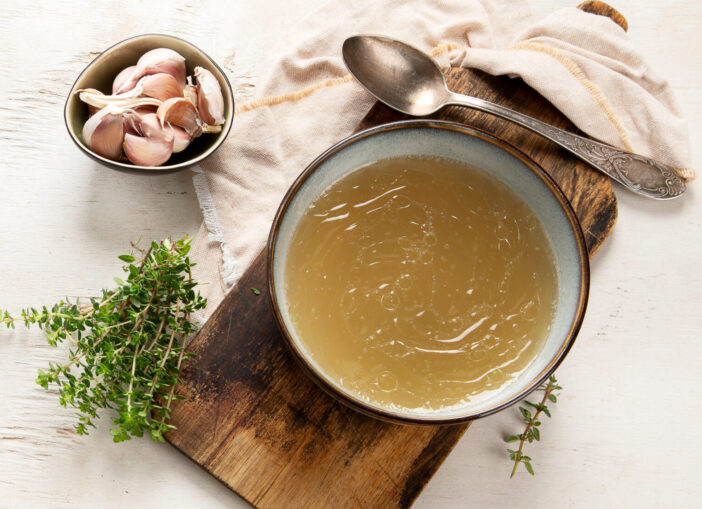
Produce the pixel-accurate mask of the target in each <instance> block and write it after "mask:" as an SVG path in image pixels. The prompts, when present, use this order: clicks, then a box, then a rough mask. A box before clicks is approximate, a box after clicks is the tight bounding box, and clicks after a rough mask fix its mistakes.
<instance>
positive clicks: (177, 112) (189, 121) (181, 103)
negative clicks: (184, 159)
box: [156, 97, 202, 138]
mask: <svg viewBox="0 0 702 509" xmlns="http://www.w3.org/2000/svg"><path fill="white" fill-rule="evenodd" d="M156 115H158V119H159V120H160V121H161V125H162V126H164V125H165V124H166V123H170V124H173V125H177V126H179V127H182V128H183V129H185V131H186V132H187V133H188V135H189V136H191V137H192V138H197V137H198V136H200V134H202V128H201V127H200V122H199V117H198V116H197V111H196V110H195V106H193V105H192V103H191V102H190V101H188V100H187V99H185V98H181V97H173V98H171V99H168V100H166V101H164V102H163V103H162V104H161V106H159V107H158V111H157V112H156Z"/></svg>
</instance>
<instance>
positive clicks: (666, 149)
mask: <svg viewBox="0 0 702 509" xmlns="http://www.w3.org/2000/svg"><path fill="white" fill-rule="evenodd" d="M358 33H380V34H383V35H388V36H391V37H395V38H398V39H401V40H404V41H406V42H409V43H410V44H413V45H415V46H417V47H419V48H421V49H424V50H426V51H428V52H429V51H432V52H433V54H434V55H435V56H436V57H437V59H438V60H439V62H440V63H441V64H443V65H449V64H450V65H452V66H464V67H474V68H478V69H482V70H483V71H486V72H488V73H490V74H495V75H497V74H508V75H511V76H521V77H522V78H523V79H524V80H525V81H526V82H527V83H528V84H529V85H531V86H532V87H533V88H534V89H536V90H537V91H539V92H540V93H541V94H542V95H543V96H544V97H546V98H547V99H548V100H549V101H551V102H552V103H553V104H554V105H555V106H556V107H558V108H559V109H560V110H561V111H562V112H563V113H565V114H566V115H567V116H568V117H569V118H570V119H571V120H572V121H573V123H575V125H577V126H578V127H579V128H580V129H582V130H583V131H585V132H586V133H587V134H589V135H591V136H593V137H595V138H598V139H600V140H603V141H605V142H608V143H611V144H613V145H616V146H618V147H621V148H624V149H628V150H631V151H635V152H638V153H640V154H644V155H647V156H652V157H654V158H656V159H659V160H660V161H662V162H664V163H667V164H669V165H672V166H673V167H676V168H678V169H679V172H680V174H681V175H682V176H683V177H686V178H692V177H693V176H694V173H693V172H692V170H690V169H688V168H689V157H690V156H689V137H688V133H687V127H686V122H685V120H684V118H683V117H682V115H681V113H680V111H679V108H678V106H677V104H676V102H675V100H674V98H673V96H672V93H671V90H670V87H669V86H668V85H667V84H666V82H665V81H664V80H663V79H661V78H659V77H658V76H656V75H655V73H653V71H652V70H651V69H650V68H649V67H648V65H647V64H646V62H645V61H644V59H643V58H642V56H641V55H640V54H639V53H638V52H637V51H636V50H635V48H633V47H632V45H631V43H630V42H629V39H628V36H627V34H626V32H624V31H623V30H622V29H621V28H620V27H619V26H618V25H616V24H615V23H613V22H612V21H611V20H610V19H608V18H606V17H602V16H597V15H593V14H587V13H585V12H582V11H580V10H578V9H576V8H574V7H572V8H564V9H562V10H559V11H558V12H555V13H554V14H552V15H551V16H549V17H547V18H545V19H543V20H541V21H538V22H535V21H534V20H533V19H532V17H531V14H530V11H529V8H528V5H527V3H526V0H402V1H399V0H398V1H391V0H355V1H353V2H338V1H332V2H330V3H328V4H326V5H325V6H323V7H322V8H321V9H319V10H318V11H316V12H314V13H312V14H311V15H310V16H308V17H307V19H306V20H305V22H304V23H302V24H301V26H299V27H298V29H297V32H295V33H291V34H290V35H288V36H287V37H286V39H285V44H286V48H289V49H288V50H287V52H286V53H285V54H283V55H282V56H275V57H274V58H273V59H272V61H271V62H270V63H269V65H268V75H267V78H265V79H264V80H262V83H260V86H259V87H258V97H259V98H260V99H258V100H255V101H253V102H252V103H248V104H238V105H237V111H236V114H235V118H234V128H233V131H232V133H231V135H230V136H229V139H228V140H227V142H226V143H225V144H224V145H223V146H222V147H221V148H220V150H219V151H218V152H217V153H216V154H215V155H213V156H212V157H211V158H210V159H209V160H207V161H206V162H205V163H204V164H203V165H202V170H200V171H203V170H204V174H203V173H199V174H198V175H196V177H195V185H196V189H197V191H198V197H199V199H200V203H201V205H202V208H203V212H204V214H205V223H204V224H203V227H202V228H201V230H200V233H199V234H198V237H197V238H196V242H195V246H194V252H193V257H194V259H195V261H196V262H197V263H198V266H197V268H196V271H195V277H196V279H197V280H199V281H201V282H206V283H209V284H208V285H207V286H205V287H203V293H204V294H205V295H206V296H207V297H208V299H209V305H208V308H207V310H206V312H205V313H204V314H203V316H202V317H201V318H203V319H204V318H207V316H209V314H210V313H211V312H212V311H213V310H214V309H215V307H216V305H217V304H218V303H219V302H220V301H221V299H222V298H223V296H224V294H225V292H226V290H227V289H228V288H229V287H231V285H232V284H233V283H234V282H235V281H236V280H237V279H238V277H239V276H240V275H241V274H242V273H243V272H244V271H245V270H246V268H247V267H248V266H249V265H250V264H251V262H252V261H253V260H254V258H255V257H256V255H258V253H259V252H260V251H261V249H262V248H263V247H264V245H265V242H266V238H267V235H268V231H269V228H270V224H271V222H272V219H273V216H274V214H275V211H276V209H277V207H278V204H279V203H280V200H281V199H282V197H283V195H284V193H285V191H286V190H287V188H288V187H289V185H290V184H291V183H292V181H293V180H294V179H295V177H297V175H298V174H299V173H300V172H301V171H302V170H303V169H304V168H305V166H306V165H307V164H308V163H309V162H310V161H311V160H312V159H313V158H314V157H315V156H316V155H318V154H319V153H320V152H322V151H323V150H324V149H325V148H327V147H328V146H330V145H331V144H333V143H334V142H336V141H339V140H340V139H342V138H344V137H346V136H348V135H349V134H350V133H351V132H352V131H353V129H354V128H355V127H356V125H357V124H358V123H359V121H360V120H361V118H362V117H363V116H364V115H365V113H366V112H367V111H368V109H369V108H370V107H371V105H372V104H373V102H374V101H373V99H372V98H371V97H370V96H369V94H368V93H367V92H365V91H364V90H363V89H362V88H361V87H360V86H359V85H358V84H357V83H355V82H354V81H353V80H352V79H351V78H350V77H349V76H348V74H347V71H346V68H345V67H344V64H343V62H342V59H341V44H342V42H343V40H344V39H345V38H346V37H349V36H351V35H354V34H358Z"/></svg>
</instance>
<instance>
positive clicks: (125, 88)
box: [64, 34, 234, 171]
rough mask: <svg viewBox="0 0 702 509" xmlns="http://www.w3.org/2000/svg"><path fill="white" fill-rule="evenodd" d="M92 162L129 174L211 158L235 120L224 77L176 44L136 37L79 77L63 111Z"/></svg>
mask: <svg viewBox="0 0 702 509" xmlns="http://www.w3.org/2000/svg"><path fill="white" fill-rule="evenodd" d="M64 119H65V121H66V127H67V128H68V133H69V134H70V136H71V138H72V139H73V141H74V142H75V144H76V145H77V146H78V148H80V149H81V150H82V151H83V152H85V153H86V154H87V155H88V156H89V157H91V158H92V159H94V160H96V161H98V162H99V163H102V164H104V165H106V166H109V167H111V168H116V169H128V170H160V171H163V170H177V169H182V168H186V167H188V166H192V165H194V164H197V163H199V162H200V161H202V160H204V159H205V158H206V157H208V156H209V155H211V154H212V153H213V152H214V151H215V150H217V148H218V147H219V146H220V145H221V144H222V142H224V139H225V138H226V137H227V135H228V134H229V131H230V130H231V127H232V122H233V120H234V94H233V93H232V87H231V84H230V83H229V80H228V79H227V77H226V75H225V74H224V71H222V69H220V68H219V66H218V65H217V64H216V63H215V62H214V61H213V60H212V59H211V58H210V57H209V56H207V54H205V53H204V52H203V51H202V50H200V49H199V48H197V47H195V46H193V45H192V44H190V43H189V42H186V41H184V40H182V39H179V38H177V37H172V36H170V35H161V34H147V35H139V36H136V37H132V38H130V39H126V40H124V41H122V42H119V43H117V44H115V45H114V46H112V47H111V48H108V49H107V50H105V51H103V52H102V53H101V54H100V55H99V56H98V57H97V58H95V60H93V61H92V62H91V63H90V64H89V65H88V66H87V67H86V68H85V70H84V71H83V72H82V73H81V74H80V76H78V79H77V80H76V82H75V83H74V84H73V87H72V88H71V91H70V93H69V94H68V98H67V99H66V106H65V109H64Z"/></svg>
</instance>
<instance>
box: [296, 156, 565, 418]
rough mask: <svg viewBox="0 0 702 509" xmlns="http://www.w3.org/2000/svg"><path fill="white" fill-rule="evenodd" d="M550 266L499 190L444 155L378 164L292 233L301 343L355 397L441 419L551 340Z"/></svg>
mask: <svg viewBox="0 0 702 509" xmlns="http://www.w3.org/2000/svg"><path fill="white" fill-rule="evenodd" d="M553 260H554V257H553V253H552V250H551V247H550V243H549V241H548V238H547V236H546V234H545V232H544V228H543V226H542V225H541V222H540V221H539V220H538V218H537V217H536V216H535V215H534V213H533V212H532V211H531V210H530V208H529V207H528V206H527V205H526V204H525V203H524V202H523V201H522V200H521V199H520V198H519V197H518V196H517V195H516V194H515V193H514V192H513V191H511V190H510V189H509V188H507V186H505V185H504V184H502V183H501V182H499V181H498V180H497V179H495V178H494V177H492V176H491V175H489V174H487V173H485V172H484V171H481V170H479V169H476V168H473V167H471V166H468V165H466V164H463V163H460V162H457V161H453V160H449V159H442V158H420V157H417V158H415V157H411V158H394V159H384V160H380V161H377V162H375V163H372V164H370V165H368V166H365V167H362V168H360V169H358V170H357V171H355V172H353V173H351V174H349V175H348V176H346V177H344V178H343V179H341V180H340V181H338V182H336V183H334V184H333V185H332V186H331V187H329V188H328V189H327V190H326V191H325V192H324V193H323V194H322V195H321V196H320V197H319V198H318V199H317V200H316V201H315V202H314V203H313V204H312V205H311V206H310V207H309V209H308V210H307V211H306V212H305V214H304V216H303V217H302V219H301V220H300V222H299V225H298V226H297V229H296V231H295V233H294V235H293V239H292V243H291V245H290V248H289V251H288V256H287V261H286V268H285V285H286V286H285V288H286V295H287V300H288V302H289V308H288V311H289V316H290V318H291V321H292V324H293V327H294V329H295V331H296V332H297V336H298V337H299V341H300V342H301V343H302V346H303V347H304V348H305V350H306V351H307V352H308V354H309V355H310V356H311V357H312V359H313V360H314V361H315V362H316V364H317V365H318V366H319V367H320V368H321V369H322V371H323V372H324V374H325V375H326V376H327V377H328V378H330V379H331V380H333V381H334V382H335V383H336V384H338V385H339V386H341V387H343V388H344V389H345V390H346V391H348V392H350V393H351V394H353V395H354V396H355V397H357V398H359V399H361V400H364V401H366V402H368V403H371V404H374V405H376V406H379V407H382V408H387V409H391V410H404V411H407V410H409V411H413V412H422V411H427V412H429V411H435V410H445V409H447V408H450V407H454V406H461V405H464V404H465V403H466V402H468V401H471V400H475V399H476V398H480V397H484V396H485V395H486V394H488V393H489V392H490V391H494V390H498V389H500V388H501V387H502V386H503V385H504V384H507V383H509V381H510V380H512V379H514V378H515V377H516V376H518V375H519V373H521V372H522V371H523V370H524V369H525V368H526V367H527V366H528V365H529V364H530V363H531V362H532V361H533V360H534V358H535V357H536V356H537V354H538V353H539V351H540V349H541V348H542V346H543V343H544V341H545V338H546V337H547V335H548V331H549V327H550V322H551V320H552V316H553V310H554V298H555V295H556V285H557V281H556V270H555V265H554V261H553Z"/></svg>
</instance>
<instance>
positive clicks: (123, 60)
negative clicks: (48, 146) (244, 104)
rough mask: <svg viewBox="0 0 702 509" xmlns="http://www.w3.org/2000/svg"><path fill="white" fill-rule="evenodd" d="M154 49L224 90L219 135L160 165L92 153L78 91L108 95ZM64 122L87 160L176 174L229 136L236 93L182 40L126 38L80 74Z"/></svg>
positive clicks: (203, 55)
mask: <svg viewBox="0 0 702 509" xmlns="http://www.w3.org/2000/svg"><path fill="white" fill-rule="evenodd" d="M155 48H170V49H172V50H175V51H177V52H178V53H180V54H181V55H183V56H184V57H185V64H186V72H187V74H188V75H191V74H192V73H193V69H194V68H195V66H200V67H204V68H205V69H208V70H209V71H211V72H212V73H213V74H214V75H215V77H216V78H217V80H218V81H219V85H220V87H221V88H222V95H223V96H224V116H225V119H226V120H225V122H224V125H223V126H222V131H221V132H220V133H218V134H206V135H202V136H200V137H199V138H196V139H195V140H193V141H192V143H191V144H190V146H188V148H187V149H185V150H184V151H183V152H181V153H178V154H173V155H172V156H171V158H170V159H169V160H168V162H167V164H164V165H161V166H138V165H135V164H132V163H130V162H129V161H112V160H110V159H107V158H104V157H102V156H100V155H98V154H96V153H95V152H93V151H92V150H90V149H89V148H88V147H87V145H86V144H85V142H84V141H83V137H82V130H83V124H85V121H86V120H87V119H88V108H87V105H86V104H85V103H83V102H82V101H81V100H80V99H79V98H78V95H77V94H76V93H75V92H76V90H80V89H82V88H95V89H98V90H100V91H102V92H104V93H106V94H109V93H110V92H111V89H112V81H113V79H114V77H115V76H116V75H117V73H118V72H119V71H121V70H122V69H124V68H125V67H128V66H130V65H134V64H136V62H137V60H138V59H139V57H140V56H141V55H143V54H144V53H146V52H147V51H149V50H152V49H155ZM64 121H65V123H66V129H67V130H68V134H69V136H70V137H71V139H72V140H73V142H74V143H75V144H76V146H77V147H78V148H79V149H80V150H81V151H83V153H85V154H86V155H87V156H88V157H90V158H91V159H93V160H95V161H96V162H98V163H100V164H103V165H105V166H108V167H110V168H113V169H117V170H141V171H152V172H153V171H161V172H163V171H173V170H181V169H184V168H188V167H190V166H192V165H194V164H197V163H199V162H201V161H203V160H204V159H206V158H207V157H209V156H210V155H211V154H212V153H213V152H214V151H215V150H217V148H219V146H220V145H221V144H222V143H223V142H224V140H225V139H226V138H227V136H228V135H229V132H230V131H231V128H232V124H233V121H234V94H233V91H232V86H231V84H230V83H229V80H228V79H227V76H226V74H225V73H224V71H223V70H222V69H221V68H220V67H219V66H218V65H217V64H216V63H215V62H214V60H212V59H211V58H210V57H209V56H208V55H207V54H206V53H205V52H204V51H202V50H201V49H199V48H197V47H196V46H194V45H192V44H190V43H189V42H187V41H184V40H183V39H179V38H178V37H173V36H171V35H164V34H144V35H137V36H135V37H131V38H129V39H125V40H124V41H121V42H118V43H117V44H115V45H114V46H111V47H110V48H108V49H106V50H105V51H103V52H102V53H101V54H100V55H98V56H97V57H96V58H95V59H94V60H93V61H92V62H91V63H90V64H88V66H87V67H86V68H85V69H84V70H83V72H81V74H80V75H79V76H78V78H77V79H76V81H75V83H74V84H73V86H72V87H71V90H70V92H69V93H68V97H67V98H66V104H65V106H64Z"/></svg>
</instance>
